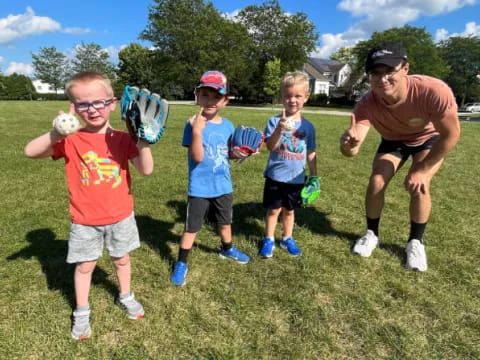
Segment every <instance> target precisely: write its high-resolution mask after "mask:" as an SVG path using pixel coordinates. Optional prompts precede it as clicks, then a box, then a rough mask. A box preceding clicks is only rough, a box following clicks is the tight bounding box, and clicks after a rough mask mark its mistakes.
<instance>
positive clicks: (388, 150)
mask: <svg viewBox="0 0 480 360" xmlns="http://www.w3.org/2000/svg"><path fill="white" fill-rule="evenodd" d="M439 138H440V135H435V136H432V137H431V138H430V139H427V140H426V141H425V142H424V143H423V144H421V145H417V146H408V145H406V144H405V143H403V142H402V141H393V140H385V139H384V138H382V142H381V143H380V145H379V146H378V150H377V154H392V155H394V156H396V157H398V158H400V159H402V161H406V160H407V159H408V157H409V156H410V155H415V154H416V153H419V152H420V151H423V150H429V149H431V148H432V146H433V144H434V143H435V141H437V140H438V139H439Z"/></svg>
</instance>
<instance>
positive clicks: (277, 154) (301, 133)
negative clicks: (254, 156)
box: [264, 115, 316, 184]
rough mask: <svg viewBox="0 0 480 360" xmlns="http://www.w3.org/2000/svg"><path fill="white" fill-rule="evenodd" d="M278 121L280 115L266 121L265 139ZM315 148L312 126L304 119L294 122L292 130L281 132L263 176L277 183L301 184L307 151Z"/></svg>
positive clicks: (303, 178)
mask: <svg viewBox="0 0 480 360" xmlns="http://www.w3.org/2000/svg"><path fill="white" fill-rule="evenodd" d="M280 119H281V116H280V115H277V116H272V117H271V118H270V119H268V123H267V126H266V127H265V131H264V134H265V138H266V139H268V138H269V137H270V136H271V135H272V134H273V132H274V131H275V128H276V127H277V124H278V122H279V121H280ZM315 147H316V143H315V128H314V127H313V124H312V123H311V122H310V121H308V120H307V119H305V118H302V120H301V121H296V122H295V127H294V129H293V130H291V131H285V130H283V131H282V134H281V135H280V140H279V145H278V147H277V148H276V149H275V150H274V151H271V152H270V156H269V158H268V162H267V167H266V168H265V172H264V176H266V177H269V178H270V179H273V180H275V181H279V182H284V183H290V184H303V183H304V182H305V164H306V162H307V150H314V149H315Z"/></svg>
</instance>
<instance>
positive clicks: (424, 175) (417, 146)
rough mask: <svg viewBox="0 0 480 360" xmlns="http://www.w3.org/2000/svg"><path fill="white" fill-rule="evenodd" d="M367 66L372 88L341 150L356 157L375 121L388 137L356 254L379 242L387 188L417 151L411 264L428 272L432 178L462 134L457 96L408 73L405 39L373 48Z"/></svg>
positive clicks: (410, 183)
mask: <svg viewBox="0 0 480 360" xmlns="http://www.w3.org/2000/svg"><path fill="white" fill-rule="evenodd" d="M365 70H366V73H367V74H368V77H369V81H370V86H371V90H370V91H369V92H368V93H367V94H365V95H364V96H363V98H362V99H361V100H360V102H359V103H358V104H357V105H356V106H355V109H354V111H353V114H352V118H351V124H350V128H349V129H347V130H346V131H345V132H344V133H343V135H342V136H341V138H340V150H341V152H342V154H343V155H345V156H349V157H350V156H355V155H356V154H357V153H358V151H359V149H360V147H361V145H362V143H363V141H364V140H365V137H366V135H367V133H368V130H369V129H370V125H373V127H374V128H375V129H376V130H377V131H378V132H379V133H380V135H381V136H382V141H381V143H380V145H379V147H378V150H377V153H376V155H375V158H374V161H373V167H372V174H371V176H370V181H369V184H368V188H367V194H366V217H367V231H366V233H365V234H364V235H363V236H362V237H360V238H359V239H358V240H357V241H356V244H355V245H354V247H353V253H354V254H358V255H360V256H364V257H368V256H370V255H371V254H372V251H373V250H374V249H375V248H376V247H377V246H378V243H379V236H378V227H379V222H380V216H381V213H382V209H383V206H384V202H385V190H386V188H387V186H388V184H389V182H390V180H391V179H392V177H393V176H394V175H395V174H396V172H397V171H398V170H399V169H400V167H401V166H402V165H403V164H404V163H405V162H406V160H407V159H408V158H409V156H410V155H411V156H412V164H411V166H410V169H409V171H408V174H407V176H406V177H405V180H404V185H405V189H406V190H407V191H408V192H409V193H410V235H409V238H408V243H407V247H406V253H407V262H406V267H407V269H410V270H416V271H426V270H427V257H426V253H425V248H424V245H423V243H422V237H423V233H424V231H425V227H426V224H427V222H428V219H429V216H430V211H431V198H430V182H431V179H432V177H433V176H434V175H435V173H436V172H437V171H438V170H439V169H440V167H441V165H442V162H443V159H444V158H445V156H446V155H447V153H448V152H449V151H450V150H451V149H452V148H453V147H454V146H455V145H456V143H457V141H458V139H459V137H460V124H459V120H458V115H457V105H456V102H455V98H454V96H453V93H452V91H451V89H450V88H449V87H448V86H447V85H446V84H445V83H444V82H442V81H441V80H438V79H435V78H432V77H428V76H424V75H408V70H409V64H408V62H407V55H406V53H405V50H404V48H403V47H402V45H401V44H399V43H384V44H381V45H379V46H377V47H375V48H373V49H371V50H370V52H369V53H368V56H367V60H366V64H365Z"/></svg>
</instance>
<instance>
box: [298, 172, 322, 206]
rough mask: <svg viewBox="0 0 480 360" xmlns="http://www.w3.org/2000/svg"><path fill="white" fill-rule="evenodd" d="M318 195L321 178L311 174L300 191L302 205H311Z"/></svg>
mask: <svg viewBox="0 0 480 360" xmlns="http://www.w3.org/2000/svg"><path fill="white" fill-rule="evenodd" d="M318 195H320V179H319V178H318V177H316V176H310V177H309V178H308V179H307V181H306V182H305V186H304V187H303V189H302V191H301V193H300V197H301V198H302V205H303V206H306V205H310V204H311V203H312V202H313V201H314V200H315V199H316V198H317V197H318Z"/></svg>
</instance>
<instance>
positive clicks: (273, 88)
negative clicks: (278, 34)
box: [263, 58, 282, 103]
mask: <svg viewBox="0 0 480 360" xmlns="http://www.w3.org/2000/svg"><path fill="white" fill-rule="evenodd" d="M281 67H282V66H281V62H280V59H277V58H275V59H273V60H270V61H269V62H267V63H266V64H265V79H264V81H263V83H264V88H263V91H265V94H267V95H268V96H271V97H272V103H275V100H276V99H277V98H278V96H279V93H280V82H281V77H282V72H281Z"/></svg>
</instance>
